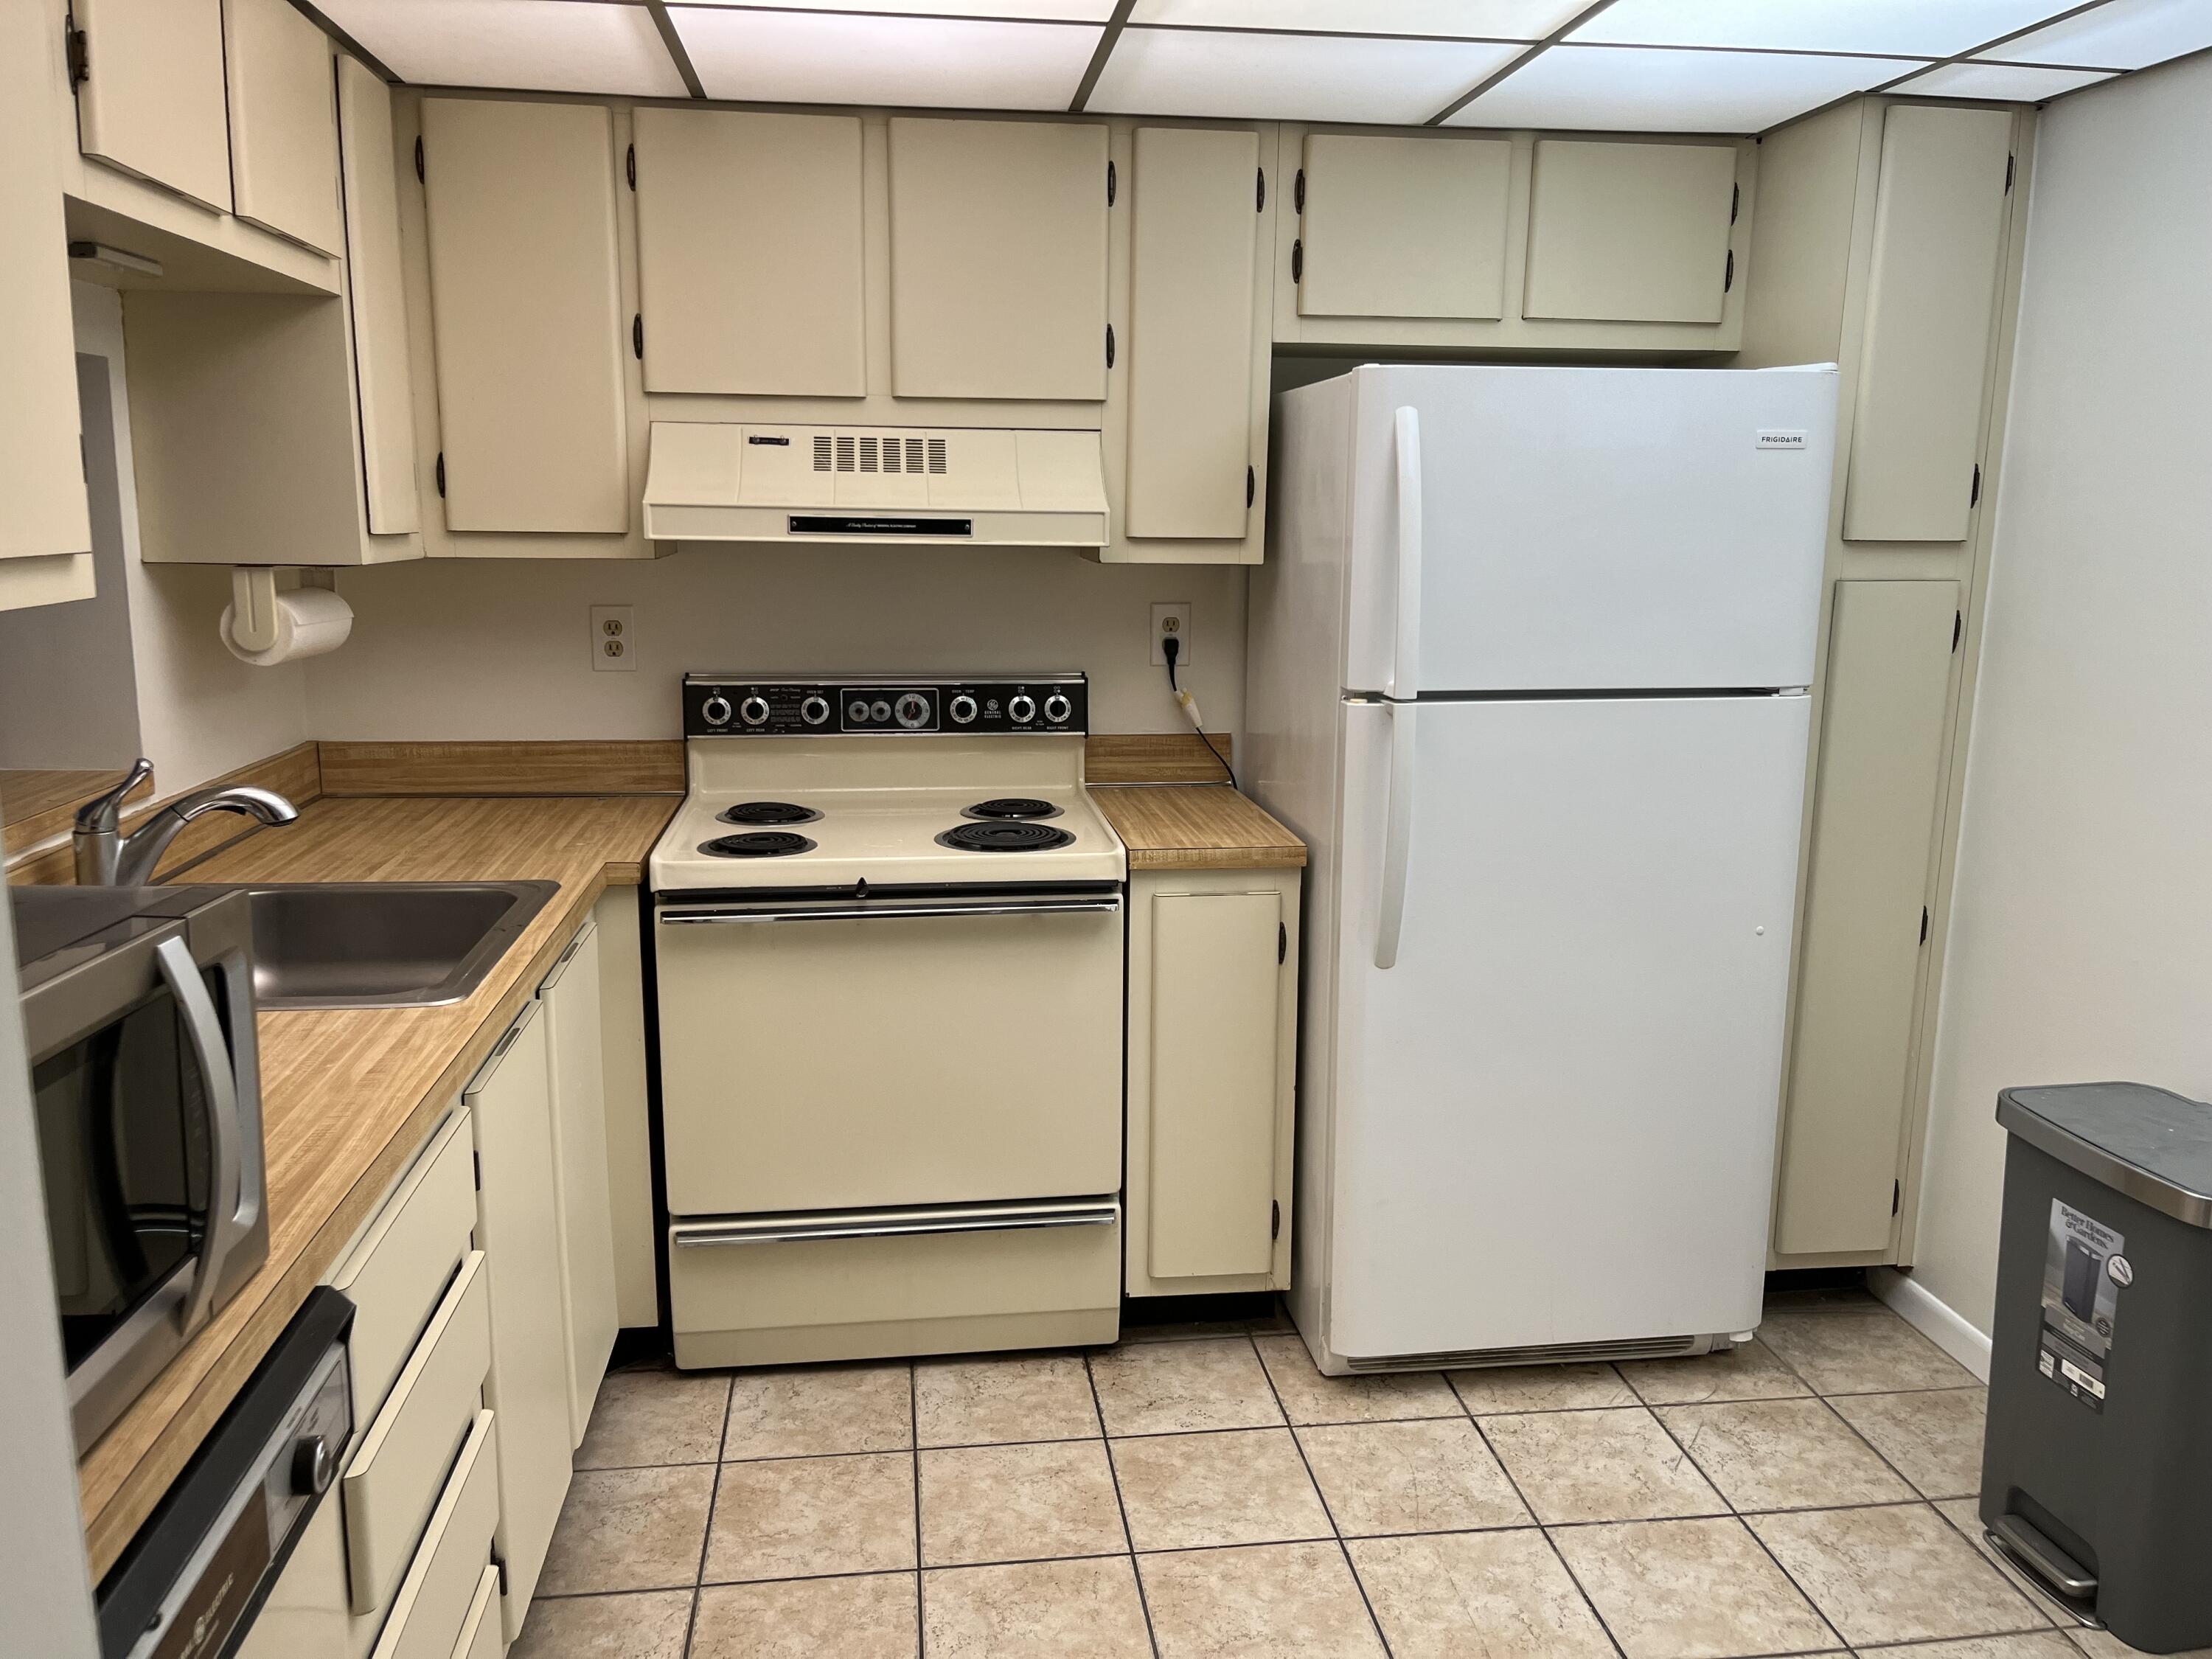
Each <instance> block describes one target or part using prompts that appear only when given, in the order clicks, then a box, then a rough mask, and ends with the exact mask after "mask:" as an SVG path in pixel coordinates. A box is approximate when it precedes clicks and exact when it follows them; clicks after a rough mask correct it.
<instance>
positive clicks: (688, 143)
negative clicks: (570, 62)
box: [635, 106, 868, 398]
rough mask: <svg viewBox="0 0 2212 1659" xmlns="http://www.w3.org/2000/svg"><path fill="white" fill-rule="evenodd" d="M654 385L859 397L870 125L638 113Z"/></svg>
mask: <svg viewBox="0 0 2212 1659" xmlns="http://www.w3.org/2000/svg"><path fill="white" fill-rule="evenodd" d="M635 119H636V127H635V131H636V140H637V252H638V287H639V290H640V294H639V298H640V301H641V305H642V307H643V310H644V314H645V389H646V390H647V392H733V393H746V394H750V395H753V396H759V397H789V398H858V397H860V396H862V395H864V394H865V393H866V391H867V389H868V384H867V368H866V362H865V361H864V346H865V332H866V314H865V309H864V307H863V304H862V300H861V271H862V269H863V261H862V253H861V246H860V118H858V117H857V116H851V115H770V114H762V113H755V112H747V111H738V110H699V109H657V108H653V107H650V106H647V107H642V108H641V109H639V110H638V112H637V113H636V118H635Z"/></svg>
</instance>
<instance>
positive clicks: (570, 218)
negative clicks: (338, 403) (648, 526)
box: [422, 98, 630, 535]
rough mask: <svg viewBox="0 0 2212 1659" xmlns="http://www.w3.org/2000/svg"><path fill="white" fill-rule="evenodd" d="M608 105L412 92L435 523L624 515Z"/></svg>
mask: <svg viewBox="0 0 2212 1659" xmlns="http://www.w3.org/2000/svg"><path fill="white" fill-rule="evenodd" d="M613 146H614V128H613V118H612V116H611V113H610V112H608V111H607V110H605V109H604V108H599V107H595V106H591V105H587V104H525V103H486V102H481V101H477V100H468V99H459V98H430V99H425V100H423V104H422V148H423V169H424V172H423V179H424V184H423V196H424V202H425V208H426V212H427V215H428V224H429V241H430V323H431V328H432V331H433V333H434V334H435V341H434V344H433V356H434V358H435V362H436V363H437V374H438V419H439V423H440V428H441V451H442V453H443V454H444V456H445V489H446V527H447V529H449V530H456V531H466V530H509V531H571V532H586V533H605V534H608V535H620V534H623V533H624V532H627V531H628V530H629V463H628V457H627V453H626V452H627V419H626V416H625V414H624V411H623V362H622V356H623V353H624V352H626V351H628V350H629V349H630V341H629V333H630V321H629V318H628V317H625V316H623V315H622V283H621V276H620V271H619V261H618V259H617V250H616V231H615V183H614V180H615V172H614V148H613Z"/></svg>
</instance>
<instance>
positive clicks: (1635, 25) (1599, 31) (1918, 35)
mask: <svg viewBox="0 0 2212 1659" xmlns="http://www.w3.org/2000/svg"><path fill="white" fill-rule="evenodd" d="M2066 9H2067V4H2066V0H1613V4H1612V5H1610V6H1608V7H1607V8H1606V9H1604V10H1603V11H1601V12H1600V13H1599V14H1598V15H1596V16H1595V17H1594V18H1592V19H1591V20H1590V21H1589V22H1587V23H1585V24H1583V26H1582V27H1580V28H1578V29H1577V30H1575V31H1574V33H1572V34H1571V35H1569V36H1568V37H1567V38H1568V39H1569V40H1577V41H1582V42H1589V41H1613V42H1618V43H1621V44H1626V45H1633V46H1756V47H1764V48H1768V49H1771V50H1776V51H1784V52H1898V53H1901V54H1903V55H1905V56H1906V57H1912V58H1943V57H1948V56H1949V55H1950V54H1951V53H1953V52H1971V51H1972V49H1973V48H1974V47H1976V46H1980V45H1982V44H1983V43H1984V42H1985V41H1990V40H1996V38H1997V37H1998V36H1999V35H2001V34H2009V33H2012V32H2013V31H2014V30H2015V29H2021V28H2026V27H2028V26H2029V25H2030V24H2032V23H2039V22H2041V21H2043V20H2044V19H2045V18H2047V17H2051V16H2055V15H2057V14H2058V13H2059V12H2062V11H2064V10H2066Z"/></svg>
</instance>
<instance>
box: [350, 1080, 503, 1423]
mask: <svg viewBox="0 0 2212 1659" xmlns="http://www.w3.org/2000/svg"><path fill="white" fill-rule="evenodd" d="M475 1152H476V1146H475V1143H474V1141H473V1140H472V1139H471V1137H470V1134H469V1120H468V1114H467V1113H465V1112H456V1113H454V1114H453V1117H452V1119H451V1120H450V1121H448V1122H447V1125H446V1127H444V1128H442V1129H441V1130H440V1131H439V1132H438V1133H436V1134H435V1135H434V1136H432V1137H431V1140H430V1145H429V1147H428V1150H426V1151H425V1152H423V1154H422V1157H421V1158H417V1159H416V1161H415V1167H414V1169H413V1170H410V1171H409V1172H408V1175H407V1177H406V1179H405V1180H404V1181H402V1182H400V1183H399V1187H398V1190H397V1191H396V1192H394V1193H393V1194H392V1196H391V1198H390V1199H388V1200H386V1203H385V1206H384V1209H383V1212H382V1213H381V1214H380V1216H379V1217H378V1218H377V1220H376V1222H375V1225H373V1226H372V1227H370V1229H369V1230H368V1235H367V1236H366V1237H363V1238H362V1241H361V1243H358V1244H356V1246H355V1247H354V1249H353V1253H352V1254H351V1255H349V1256H348V1257H347V1258H346V1259H345V1261H344V1264H343V1266H341V1267H339V1269H338V1271H337V1274H336V1275H335V1276H334V1277H333V1278H332V1279H331V1284H333V1285H336V1286H337V1288H338V1289H339V1290H342V1291H344V1292H345V1293H346V1294H347V1295H348V1296H349V1297H352V1298H353V1304H354V1308H355V1310H356V1311H355V1313H354V1317H353V1397H354V1409H355V1410H356V1412H358V1413H360V1414H361V1415H362V1416H363V1417H374V1415H375V1414H376V1411H377V1408H378V1407H380V1406H381V1405H382V1404H383V1403H384V1396H385V1395H386V1394H387V1393H389V1392H390V1391H391V1388H392V1379H393V1378H395V1377H397V1376H398V1375H399V1368H400V1367H401V1366H402V1365H404V1364H406V1363H407V1355H408V1352H409V1351H410V1349H412V1348H413V1347H414V1346H415V1339H416V1337H418V1336H420V1335H421V1334H422V1328H423V1326H424V1325H426V1324H427V1323H428V1322H429V1319H430V1316H431V1314H432V1313H433V1312H434V1311H435V1310H436V1308H437V1307H438V1303H439V1297H440V1295H441V1292H443V1291H445V1289H446V1288H447V1285H450V1284H451V1283H452V1282H453V1270H454V1269H455V1268H456V1267H459V1266H460V1264H461V1261H462V1258H464V1257H465V1256H466V1255H468V1253H469V1233H470V1231H471V1229H472V1228H474V1227H475V1225H476V1219H477V1185H476V1171H475V1167H474V1164H475Z"/></svg>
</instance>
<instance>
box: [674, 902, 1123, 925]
mask: <svg viewBox="0 0 2212 1659" xmlns="http://www.w3.org/2000/svg"><path fill="white" fill-rule="evenodd" d="M1120 910H1121V900H1120V899H1119V898H1097V899H1010V900H1007V901H1006V902H1002V903H995V904H824V905H818V906H811V907H808V908H804V909H791V910H769V909H761V910H747V909H737V908H715V909H711V910H663V911H662V912H661V913H660V920H661V921H662V922H664V923H688V922H703V921H880V920H889V919H890V918H891V917H893V916H1057V915H1109V916H1110V915H1116V914H1118V913H1119V912H1120Z"/></svg>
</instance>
